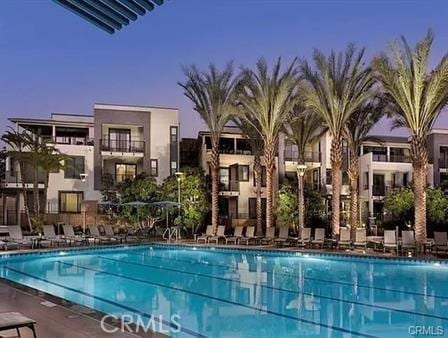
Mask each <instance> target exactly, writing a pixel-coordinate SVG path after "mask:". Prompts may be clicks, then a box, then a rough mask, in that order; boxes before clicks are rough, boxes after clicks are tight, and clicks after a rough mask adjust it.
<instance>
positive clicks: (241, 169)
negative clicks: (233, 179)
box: [238, 165, 249, 182]
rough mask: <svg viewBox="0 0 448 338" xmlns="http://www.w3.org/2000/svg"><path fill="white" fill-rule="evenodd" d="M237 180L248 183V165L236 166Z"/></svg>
mask: <svg viewBox="0 0 448 338" xmlns="http://www.w3.org/2000/svg"><path fill="white" fill-rule="evenodd" d="M238 178H239V180H240V182H247V181H249V166H248V165H239V166H238Z"/></svg>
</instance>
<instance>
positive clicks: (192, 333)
mask: <svg viewBox="0 0 448 338" xmlns="http://www.w3.org/2000/svg"><path fill="white" fill-rule="evenodd" d="M2 268H3V269H6V270H10V271H13V272H15V273H18V274H21V275H24V276H26V277H29V278H34V279H37V280H39V281H41V282H44V283H47V284H51V285H55V286H57V287H60V288H62V289H66V290H69V291H72V292H75V293H79V294H81V295H84V296H87V297H90V298H93V299H95V300H99V301H101V302H104V303H108V304H111V305H113V306H116V307H118V308H120V309H123V310H127V311H130V312H133V313H134V314H138V315H140V316H143V317H146V318H148V319H150V320H151V319H154V320H155V321H157V322H159V323H160V322H162V324H164V325H166V326H169V327H171V328H173V329H177V328H178V327H177V326H175V325H174V324H173V323H171V322H168V321H166V320H163V319H162V320H160V318H158V317H157V316H153V315H151V314H149V313H146V312H142V311H140V310H138V309H134V308H131V307H130V306H127V305H122V304H119V303H116V302H114V301H111V300H109V299H106V298H103V297H99V296H95V295H92V294H90V293H88V292H85V291H81V290H79V289H74V288H72V287H69V286H65V285H63V284H60V283H56V282H52V281H49V280H48V279H46V278H42V277H39V276H34V275H32V274H29V273H26V272H23V271H20V270H17V269H14V268H11V267H9V266H3V267H2ZM17 283H19V284H23V283H20V282H17ZM61 298H63V297H61ZM68 300H69V299H68ZM81 305H84V304H81ZM84 306H86V305H84ZM180 330H181V331H182V332H183V333H186V334H189V335H190V336H193V337H200V338H207V336H205V335H203V334H201V333H199V332H195V331H193V330H190V329H187V328H184V327H183V326H182V325H181V327H180Z"/></svg>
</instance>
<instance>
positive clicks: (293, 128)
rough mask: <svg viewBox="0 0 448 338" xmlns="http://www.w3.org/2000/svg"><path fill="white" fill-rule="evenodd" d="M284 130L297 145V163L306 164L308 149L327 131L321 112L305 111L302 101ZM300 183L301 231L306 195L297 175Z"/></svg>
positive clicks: (300, 176) (301, 181) (295, 108)
mask: <svg viewBox="0 0 448 338" xmlns="http://www.w3.org/2000/svg"><path fill="white" fill-rule="evenodd" d="M284 130H285V132H286V135H287V136H288V139H289V140H291V141H292V142H293V143H294V144H295V145H296V146H297V153H298V158H297V164H298V165H305V161H306V149H307V147H309V146H310V145H312V144H314V143H315V142H316V141H318V140H319V138H320V137H321V136H322V134H323V133H325V132H326V128H325V126H324V121H323V119H322V117H321V115H319V114H315V113H311V112H307V111H305V106H304V105H303V104H302V102H298V103H297V104H296V105H295V106H294V110H293V115H292V117H291V120H290V121H288V123H285V126H284ZM297 183H298V225H299V233H300V231H301V230H302V228H303V226H304V224H305V196H304V184H303V176H302V175H298V176H297Z"/></svg>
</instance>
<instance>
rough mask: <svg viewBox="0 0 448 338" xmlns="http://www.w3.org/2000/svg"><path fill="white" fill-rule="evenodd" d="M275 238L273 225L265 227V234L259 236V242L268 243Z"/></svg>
mask: <svg viewBox="0 0 448 338" xmlns="http://www.w3.org/2000/svg"><path fill="white" fill-rule="evenodd" d="M274 240H275V227H269V228H267V229H266V235H265V236H264V237H262V238H260V244H262V245H270V244H271V243H272V242H273V241H274Z"/></svg>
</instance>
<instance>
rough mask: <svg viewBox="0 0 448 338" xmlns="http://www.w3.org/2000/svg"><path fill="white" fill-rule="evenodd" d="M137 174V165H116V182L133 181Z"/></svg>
mask: <svg viewBox="0 0 448 338" xmlns="http://www.w3.org/2000/svg"><path fill="white" fill-rule="evenodd" d="M136 174H137V165H136V164H127V163H115V181H116V182H123V181H125V180H132V179H133V178H135V176H136Z"/></svg>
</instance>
